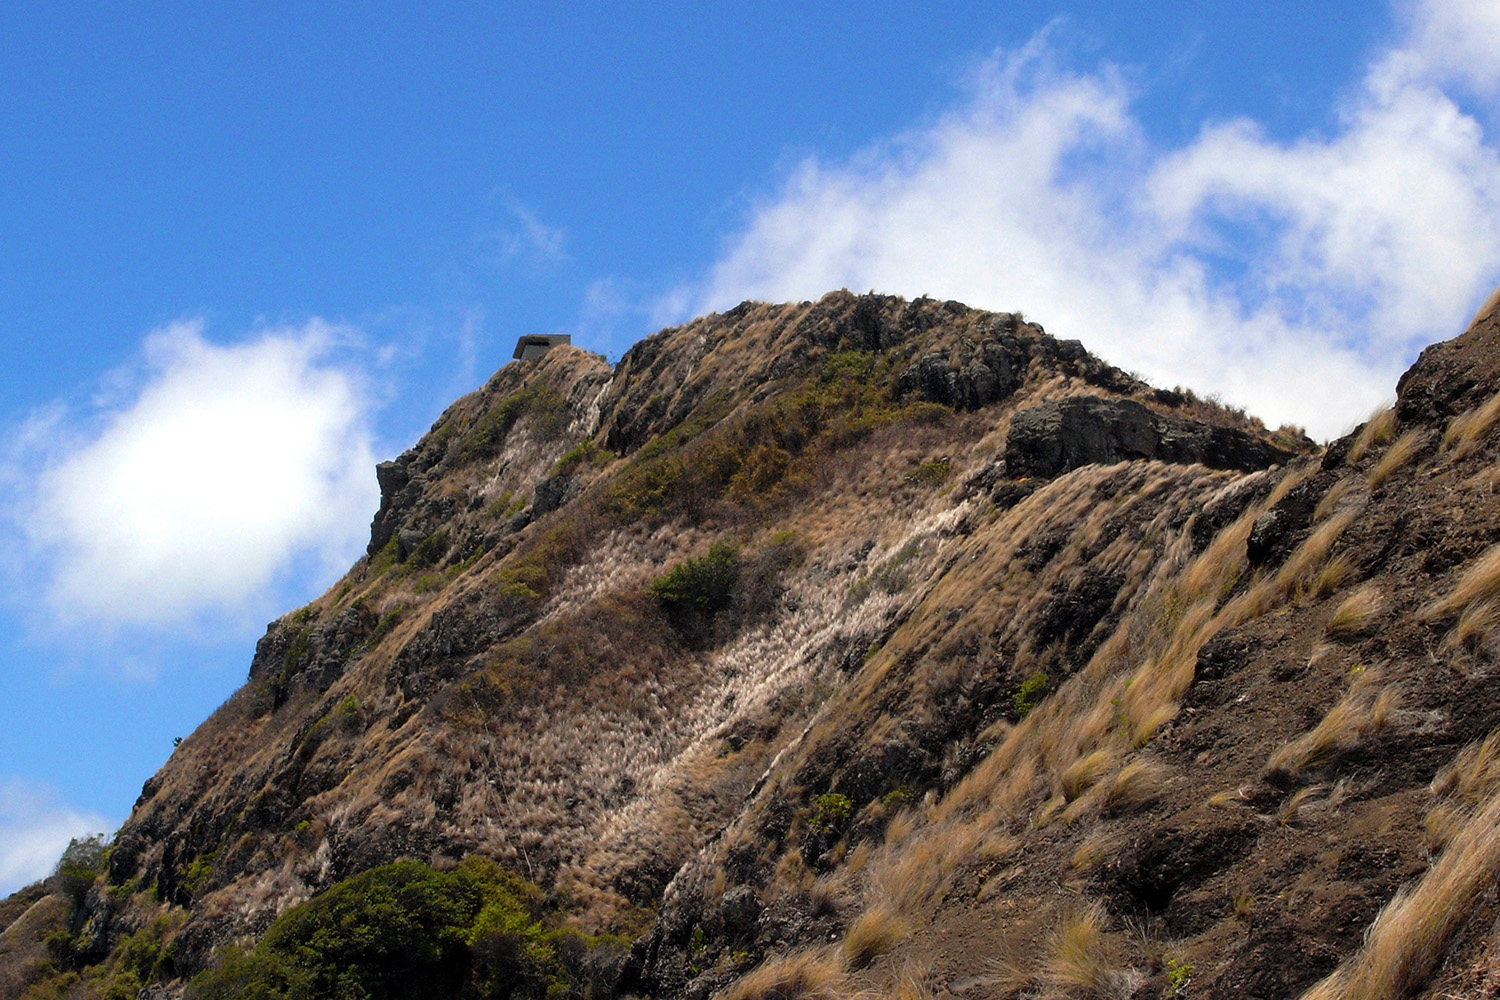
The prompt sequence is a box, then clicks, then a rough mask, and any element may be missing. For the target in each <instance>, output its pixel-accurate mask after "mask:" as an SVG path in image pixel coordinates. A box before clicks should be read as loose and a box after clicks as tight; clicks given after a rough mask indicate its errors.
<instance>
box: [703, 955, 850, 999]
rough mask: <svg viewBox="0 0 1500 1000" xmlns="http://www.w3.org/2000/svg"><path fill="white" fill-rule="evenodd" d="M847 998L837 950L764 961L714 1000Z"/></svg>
mask: <svg viewBox="0 0 1500 1000" xmlns="http://www.w3.org/2000/svg"><path fill="white" fill-rule="evenodd" d="M847 996H849V990H848V988H847V987H846V985H845V983H844V962H843V957H842V953H841V951H840V950H839V949H837V948H823V949H819V950H816V951H803V952H798V953H796V954H793V955H785V956H781V957H778V958H772V959H767V960H766V961H765V962H762V963H761V964H760V966H758V967H757V968H755V969H754V970H752V971H751V972H749V973H747V974H746V975H745V976H743V977H741V978H740V979H739V980H737V981H736V982H735V983H733V984H732V985H731V986H730V987H729V988H728V989H727V990H725V991H724V992H723V993H721V994H719V997H718V1000H840V998H843V997H847Z"/></svg>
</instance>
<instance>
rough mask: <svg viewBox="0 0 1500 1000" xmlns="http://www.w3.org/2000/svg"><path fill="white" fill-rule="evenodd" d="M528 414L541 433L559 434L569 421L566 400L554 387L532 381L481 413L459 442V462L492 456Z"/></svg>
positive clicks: (548, 435)
mask: <svg viewBox="0 0 1500 1000" xmlns="http://www.w3.org/2000/svg"><path fill="white" fill-rule="evenodd" d="M527 414H530V415H531V418H532V420H533V422H534V423H535V424H536V428H537V431H538V433H540V434H541V436H542V437H552V436H555V435H557V434H560V433H561V432H562V430H563V428H565V427H566V426H567V423H568V402H567V400H565V399H563V397H562V395H561V394H560V393H558V391H557V390H556V389H553V388H552V387H551V386H546V385H531V386H527V387H526V388H525V389H522V390H521V391H520V392H516V393H512V394H511V395H509V396H506V397H505V398H504V399H502V400H500V402H499V403H498V404H496V405H495V406H494V407H493V408H491V409H490V410H489V411H487V412H486V413H484V414H482V415H481V416H480V417H479V419H478V420H476V421H474V425H473V426H472V427H471V428H469V430H468V432H467V433H466V434H464V436H463V437H462V438H460V439H459V442H458V461H459V463H461V464H467V463H469V462H474V461H478V460H479V459H485V458H493V457H494V456H495V455H497V454H498V453H499V451H500V446H501V445H503V444H504V443H505V438H506V436H507V435H509V434H510V431H511V428H512V427H514V426H515V425H516V422H517V421H518V420H520V419H521V417H522V416H525V415H527Z"/></svg>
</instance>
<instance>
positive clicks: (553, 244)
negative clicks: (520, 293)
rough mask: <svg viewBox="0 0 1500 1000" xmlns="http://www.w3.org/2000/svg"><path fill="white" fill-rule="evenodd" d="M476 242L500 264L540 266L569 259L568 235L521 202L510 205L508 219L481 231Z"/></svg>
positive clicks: (506, 216) (507, 207) (509, 203)
mask: <svg viewBox="0 0 1500 1000" xmlns="http://www.w3.org/2000/svg"><path fill="white" fill-rule="evenodd" d="M476 242H477V243H478V244H479V245H480V247H482V248H483V250H484V252H485V253H486V255H487V256H488V257H489V258H490V261H491V262H492V263H496V264H502V263H509V262H520V263H523V264H527V265H530V266H533V267H538V266H541V265H544V264H552V263H556V262H557V261H562V260H566V259H567V257H568V252H567V234H566V233H565V232H564V231H563V230H562V229H561V228H559V227H557V226H550V225H548V224H547V223H545V222H543V221H542V219H541V216H539V215H538V214H537V213H536V212H535V211H534V210H533V209H531V208H528V207H527V206H526V205H523V204H521V203H520V202H518V201H510V202H508V203H507V205H506V210H505V218H504V220H503V221H502V222H500V223H499V224H498V225H494V226H490V227H489V228H486V229H484V230H483V231H482V232H480V233H479V235H478V236H477V237H476Z"/></svg>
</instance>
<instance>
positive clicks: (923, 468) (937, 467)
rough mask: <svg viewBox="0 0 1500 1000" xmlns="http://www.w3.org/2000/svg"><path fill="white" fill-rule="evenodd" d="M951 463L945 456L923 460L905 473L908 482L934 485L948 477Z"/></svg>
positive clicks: (951, 466)
mask: <svg viewBox="0 0 1500 1000" xmlns="http://www.w3.org/2000/svg"><path fill="white" fill-rule="evenodd" d="M952 468H953V464H952V463H951V462H950V461H949V460H948V459H946V458H939V459H936V460H934V461H931V462H923V463H922V464H921V465H918V466H917V468H916V470H915V471H913V472H909V473H907V475H906V481H907V482H908V483H919V484H924V485H928V486H935V485H937V484H938V483H941V482H942V481H943V480H945V479H947V478H948V474H949V473H950V472H951V471H952Z"/></svg>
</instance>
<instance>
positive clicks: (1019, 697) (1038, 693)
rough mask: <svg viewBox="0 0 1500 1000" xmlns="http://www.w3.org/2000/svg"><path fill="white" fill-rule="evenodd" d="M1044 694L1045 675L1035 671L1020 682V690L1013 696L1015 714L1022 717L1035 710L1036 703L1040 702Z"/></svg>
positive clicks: (1045, 685)
mask: <svg viewBox="0 0 1500 1000" xmlns="http://www.w3.org/2000/svg"><path fill="white" fill-rule="evenodd" d="M1046 693H1047V675H1046V674H1044V673H1042V672H1041V671H1037V672H1036V673H1034V674H1032V675H1031V676H1030V677H1028V678H1026V679H1025V680H1024V681H1022V682H1021V687H1020V690H1018V691H1017V692H1016V694H1015V698H1014V699H1013V700H1014V702H1015V706H1016V714H1017V715H1020V716H1023V717H1024V716H1025V715H1026V713H1028V712H1030V711H1031V710H1032V709H1033V708H1036V705H1037V702H1039V701H1041V700H1042V696H1043V695H1044V694H1046Z"/></svg>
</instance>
